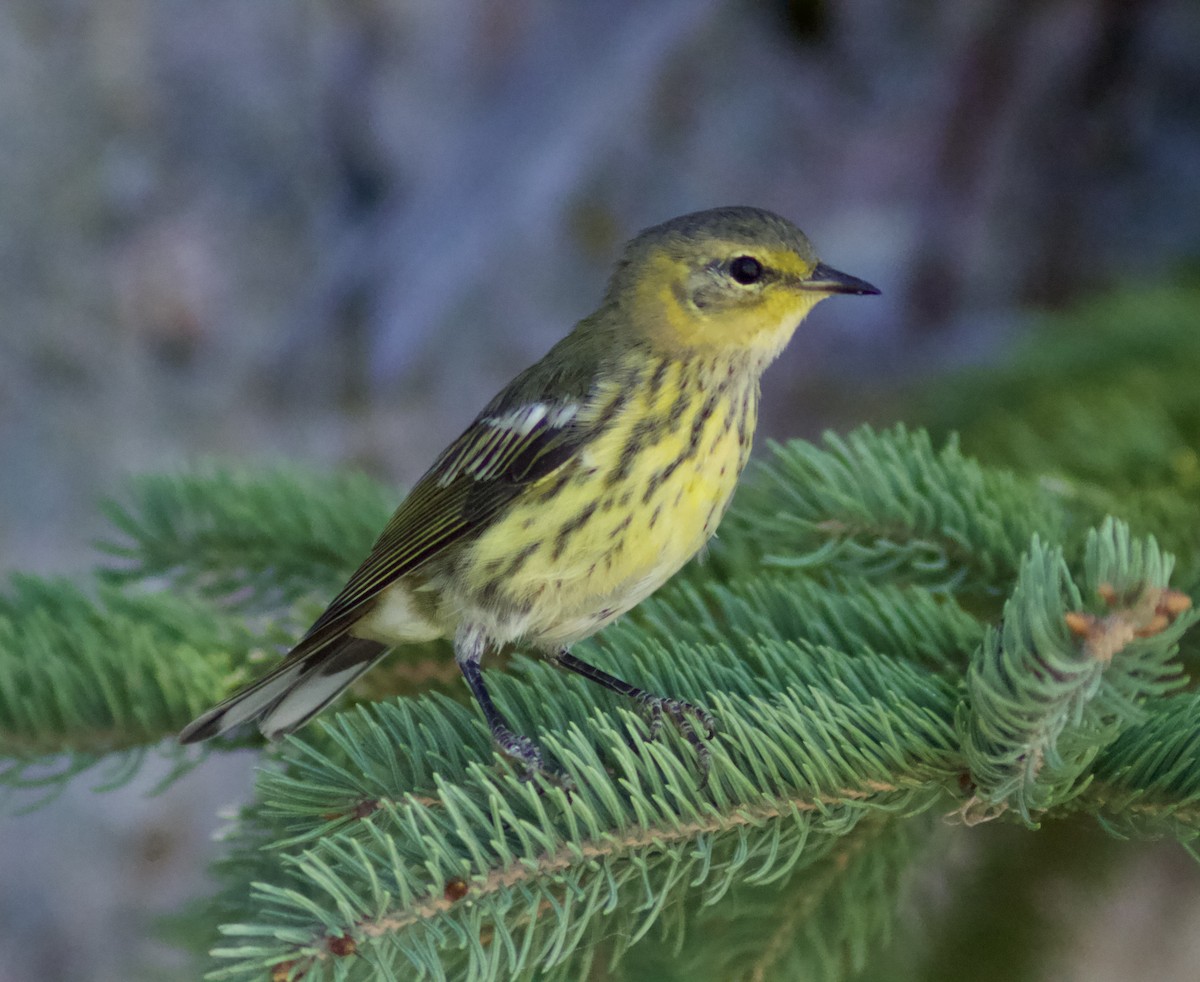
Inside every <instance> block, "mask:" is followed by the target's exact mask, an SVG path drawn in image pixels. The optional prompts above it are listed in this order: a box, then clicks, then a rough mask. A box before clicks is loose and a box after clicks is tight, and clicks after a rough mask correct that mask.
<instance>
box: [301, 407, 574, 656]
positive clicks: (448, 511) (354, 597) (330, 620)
mask: <svg viewBox="0 0 1200 982" xmlns="http://www.w3.org/2000/svg"><path fill="white" fill-rule="evenodd" d="M580 408H581V405H580V402H579V401H578V400H577V399H575V398H573V397H571V396H570V395H567V396H562V395H559V396H557V397H556V398H545V399H539V398H534V399H522V398H521V397H520V393H519V391H518V392H514V391H513V388H510V389H509V390H506V392H505V393H502V394H501V395H500V396H498V397H497V398H496V399H495V400H493V402H492V404H491V405H490V406H488V408H487V409H485V410H484V411H483V412H482V413H481V414H480V415H479V417H478V418H477V419H476V420H475V422H473V423H472V424H471V425H470V426H469V427H468V428H467V430H466V432H464V433H463V434H462V435H461V436H460V437H459V438H458V439H457V440H455V441H454V442H453V443H452V444H451V445H450V446H449V447H447V448H446V450H445V451H444V452H443V453H442V455H441V456H440V457H439V458H438V459H437V461H436V462H435V463H434V465H433V466H432V467H431V468H430V469H429V471H428V472H427V473H426V474H425V476H424V477H422V478H421V480H420V481H418V482H417V484H416V485H415V486H414V487H413V489H412V491H411V492H410V493H409V495H408V497H407V498H405V499H404V501H403V502H402V503H401V505H400V507H399V508H398V509H397V510H396V513H395V514H394V515H393V516H392V518H391V521H389V522H388V525H387V527H386V528H385V529H384V530H383V534H382V535H380V537H379V539H378V540H377V541H376V542H375V545H374V547H373V548H372V549H371V553H370V555H369V556H368V557H367V558H366V560H365V561H364V562H363V564H362V565H361V566H360V567H359V568H358V569H357V570H356V571H355V573H354V574H353V575H352V576H351V577H350V579H349V581H348V582H347V583H346V585H345V586H344V587H343V588H342V591H341V592H340V593H339V594H338V595H337V596H336V597H335V598H334V599H333V602H332V603H330V605H329V607H328V608H326V610H325V612H324V613H323V614H322V615H321V616H320V618H318V619H317V621H316V623H315V624H313V626H312V627H311V628H310V629H309V631H308V633H307V634H306V635H305V636H304V639H303V641H302V642H301V645H302V646H304V647H305V648H307V647H311V645H312V643H314V642H315V643H322V642H323V641H324V640H325V639H326V638H328V637H332V636H334V635H337V634H341V633H343V632H344V631H345V630H346V629H347V628H348V627H349V625H350V624H352V623H353V622H354V621H355V620H357V619H358V617H359V616H361V615H362V614H363V613H364V610H363V608H364V607H365V606H366V605H368V604H370V603H371V601H373V600H374V599H375V598H376V597H378V596H379V594H380V593H381V592H382V591H383V590H384V589H385V588H386V587H387V586H389V585H390V584H391V583H393V582H394V581H395V580H396V579H397V578H399V577H401V576H404V575H405V574H407V573H411V572H413V571H414V570H417V569H419V568H420V567H421V566H423V565H424V564H425V563H427V562H428V561H429V560H430V559H432V558H434V557H435V556H437V555H439V554H441V553H443V552H444V551H445V550H446V549H448V548H449V547H451V546H453V545H454V544H455V543H457V542H460V541H462V540H464V539H466V538H468V537H469V536H471V535H472V534H473V533H475V532H478V531H480V530H481V529H483V528H485V527H486V526H487V524H488V522H489V521H490V520H491V519H492V518H493V517H494V516H495V515H496V513H497V512H498V511H500V509H502V508H503V507H504V506H505V505H506V504H508V502H510V501H512V499H513V498H515V497H516V496H517V495H518V494H519V493H520V492H521V490H522V488H524V487H526V486H527V485H529V484H532V483H534V482H536V481H538V480H540V479H541V478H544V477H546V476H548V475H550V474H552V473H553V472H554V471H556V470H558V469H559V468H560V467H562V466H563V465H565V464H566V463H567V462H568V461H569V460H570V459H571V458H572V456H573V455H574V454H575V453H576V451H577V450H578V449H579V447H580V445H581V444H582V443H583V441H584V438H585V435H586V430H585V429H584V428H583V427H580V426H579V425H578V424H577V416H578V414H579V411H580ZM306 642H307V644H306Z"/></svg>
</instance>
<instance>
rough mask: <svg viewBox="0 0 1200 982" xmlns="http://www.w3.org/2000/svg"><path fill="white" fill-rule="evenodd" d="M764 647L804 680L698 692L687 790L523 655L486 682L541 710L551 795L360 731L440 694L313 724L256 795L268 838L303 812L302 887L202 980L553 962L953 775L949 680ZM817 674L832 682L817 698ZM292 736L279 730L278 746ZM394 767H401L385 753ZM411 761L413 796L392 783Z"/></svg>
mask: <svg viewBox="0 0 1200 982" xmlns="http://www.w3.org/2000/svg"><path fill="white" fill-rule="evenodd" d="M776 647H777V648H778V649H779V650H778V651H777V652H776V657H778V658H780V659H784V658H786V659H787V660H788V661H789V662H791V663H792V664H794V665H796V666H797V667H796V669H795V672H796V674H797V683H799V680H800V679H805V678H807V679H811V681H810V682H809V684H807V685H804V686H803V687H802V688H797V687H792V688H790V689H789V690H788V691H787V692H786V693H783V694H780V695H777V696H776V697H775V698H772V699H765V698H763V697H760V696H753V697H734V696H731V695H725V694H721V695H718V694H714V695H713V697H712V699H711V704H712V707H713V709H714V711H715V712H716V713H717V714H718V716H719V718H720V719H721V720H722V723H723V726H724V729H723V731H722V734H721V736H719V737H718V739H717V740H716V741H715V742H714V744H713V747H712V750H713V770H712V772H711V776H710V783H709V788H708V789H707V790H706V791H700V790H699V789H698V788H697V787H696V780H695V774H694V770H693V769H692V768H691V766H690V765H689V764H688V763H687V762H686V761H685V760H682V759H681V758H680V756H679V753H680V749H681V748H680V747H678V746H671V745H669V744H666V743H659V742H650V743H647V742H644V740H643V739H642V734H641V730H642V724H641V721H640V719H639V718H638V717H636V716H634V715H633V714H631V713H629V712H628V711H621V712H619V713H616V714H610V713H606V712H597V711H594V710H593V712H592V713H590V714H587V715H580V716H574V714H573V710H574V708H575V706H574V705H573V704H572V702H570V701H565V705H564V700H562V699H561V698H560V693H561V690H562V689H564V688H566V689H572V688H578V686H577V685H576V683H575V681H574V680H571V679H565V678H564V677H563V676H561V674H557V673H556V674H550V673H549V672H548V671H547V670H546V666H542V665H538V666H531V667H530V673H531V674H537V675H541V676H542V677H541V678H537V679H528V680H527V683H526V684H525V685H520V686H518V685H511V684H510V685H507V686H503V687H498V689H499V692H500V695H501V698H504V699H506V701H508V703H509V705H510V707H511V706H512V705H513V697H514V696H516V695H518V693H520V692H522V691H524V690H528V689H530V688H531V686H530V685H529V684H528V682H530V681H536V683H537V685H536V688H537V690H538V691H539V693H540V695H541V699H540V701H541V703H542V706H541V709H542V713H543V715H544V714H545V713H546V712H547V711H548V710H549V711H551V712H553V713H554V714H555V716H557V717H558V718H557V719H556V721H555V722H556V727H555V729H554V730H553V731H552V733H551V734H547V735H544V736H543V738H542V739H543V742H544V745H545V746H546V747H547V749H548V750H549V751H550V752H551V754H552V755H554V756H555V757H556V759H558V760H559V761H560V762H561V763H562V764H563V766H565V767H566V768H567V769H568V770H569V771H570V772H571V774H572V776H573V777H574V778H575V780H576V786H577V790H576V791H575V792H574V793H572V794H571V795H570V796H567V795H566V794H564V793H563V792H562V791H561V789H558V788H549V789H545V790H541V789H539V788H537V787H533V786H530V785H528V784H522V783H520V782H519V781H518V780H516V778H515V776H514V774H513V773H512V771H511V770H510V768H509V767H508V766H507V765H506V764H503V763H500V766H499V768H498V769H495V768H493V767H489V766H485V765H483V764H481V763H480V762H479V759H478V758H477V759H474V760H472V759H470V755H469V754H463V755H461V756H460V757H459V755H457V754H455V755H453V756H455V757H459V759H458V760H454V759H451V758H446V759H443V761H441V766H440V767H439V768H438V770H437V771H427V770H425V768H426V767H427V766H428V765H426V764H425V763H424V762H422V761H421V760H420V757H421V755H422V754H423V751H424V750H425V749H426V747H427V744H418V745H417V746H416V747H415V748H414V752H409V751H408V750H407V748H403V749H401V750H400V752H399V753H398V752H397V747H396V745H394V744H391V743H389V742H379V738H380V736H382V735H383V734H386V733H388V732H391V733H409V734H414V733H421V732H422V731H423V730H424V729H425V728H426V724H427V723H428V722H429V720H430V719H431V715H430V714H436V713H437V712H438V711H439V710H440V709H441V708H442V706H441V705H440V704H430V705H428V706H422V702H423V701H422V700H416V701H415V705H414V703H413V702H411V701H409V702H403V703H397V704H386V703H385V704H379V705H377V706H372V707H369V708H361V709H360V710H359V711H357V712H355V713H352V714H342V715H341V716H338V717H335V718H334V720H333V721H332V723H331V724H330V727H329V729H330V730H336V729H340V730H342V734H341V737H340V738H339V739H337V740H335V741H333V744H334V745H335V746H336V748H337V751H338V753H340V754H347V755H349V759H348V760H346V761H344V762H341V761H336V760H333V759H332V758H331V756H330V755H329V754H327V753H322V752H317V751H314V750H313V749H311V748H309V749H306V750H303V751H300V753H301V757H300V758H299V759H300V760H301V761H302V763H301V764H300V771H299V772H295V771H293V773H291V774H288V773H286V772H285V773H284V774H279V775H276V774H272V773H270V772H268V773H266V774H264V776H263V779H262V782H263V783H262V784H261V786H260V795H261V797H262V800H263V802H264V807H268V806H269V803H271V802H278V803H280V804H281V805H282V806H283V807H284V809H285V810H286V811H287V812H288V814H289V816H291V817H292V819H293V822H292V830H293V836H292V838H290V839H289V840H287V842H286V843H285V845H286V846H287V847H288V848H292V847H294V846H295V845H296V844H297V843H298V842H300V841H302V839H301V838H298V837H297V836H296V835H295V832H296V829H297V820H302V821H305V822H307V823H308V824H309V827H310V830H311V836H310V838H311V843H312V844H311V845H310V846H308V847H307V848H304V849H302V851H300V852H299V853H288V852H285V853H284V854H282V855H281V862H282V863H283V864H284V865H285V866H288V867H289V868H291V869H292V870H293V871H294V872H295V871H298V872H299V873H300V879H301V880H303V881H305V882H306V883H308V884H309V885H310V889H309V890H308V891H306V892H304V893H297V891H296V890H295V889H294V888H288V889H284V890H280V889H276V888H271V887H266V886H265V885H260V886H259V887H258V888H257V890H256V894H255V900H254V901H253V903H254V905H255V906H256V907H257V908H258V909H259V910H260V915H259V922H258V924H256V925H242V926H240V927H237V928H236V929H231V930H233V935H231V936H235V937H237V938H238V939H241V940H240V943H238V944H235V945H233V946H231V947H228V948H224V949H222V950H221V951H220V952H219V953H218V954H220V955H221V956H222V957H226V958H230V959H232V960H233V964H231V965H230V966H229V968H228V970H227V971H224V970H223V971H218V972H217V973H216V974H215V975H214V978H250V977H255V973H258V972H261V971H262V970H263V969H264V968H265V967H269V966H279V965H287V966H291V967H293V968H295V967H298V966H299V967H302V968H303V970H304V971H305V972H309V973H313V974H311V975H308V974H306V975H305V978H310V977H311V978H326V977H341V975H340V974H339V973H340V972H341V969H340V968H339V969H336V970H334V969H331V968H330V967H329V966H328V965H327V963H337V962H341V961H342V957H343V956H339V955H337V954H336V953H335V952H334V950H333V949H334V948H335V947H336V948H337V949H338V950H340V951H349V950H351V949H352V950H353V951H354V952H355V953H356V954H360V955H363V954H366V953H370V958H371V961H372V963H373V964H375V966H376V967H375V969H374V970H375V971H378V965H379V964H387V965H389V966H390V967H391V970H392V971H395V972H397V973H399V974H404V972H412V971H420V972H425V973H426V974H427V975H428V976H429V977H431V978H442V977H458V976H457V975H455V974H454V973H452V972H450V971H449V970H448V969H447V968H446V965H447V961H446V959H447V958H450V962H449V963H450V964H456V962H455V960H454V959H455V958H457V957H460V956H454V955H453V954H452V953H453V951H454V950H461V958H463V959H465V969H466V970H465V971H464V973H463V974H464V975H465V976H466V977H471V978H478V979H492V978H496V979H507V978H511V977H517V976H519V975H520V974H521V973H524V972H527V971H530V970H533V969H535V968H537V969H538V970H541V969H552V968H553V967H554V966H555V965H557V964H559V963H560V962H561V961H562V959H565V958H566V957H567V956H568V955H569V954H570V953H571V952H572V951H574V950H576V949H577V948H578V947H579V946H580V945H581V944H582V942H583V940H584V939H585V938H586V939H594V938H595V936H596V932H599V931H603V932H604V933H605V934H612V933H614V932H615V933H616V934H617V935H618V936H621V937H629V938H630V939H634V938H636V937H638V936H640V933H641V932H643V931H645V930H647V929H649V927H650V926H651V924H652V923H653V922H654V921H655V920H656V919H657V918H658V917H659V916H660V914H661V913H662V911H663V910H664V909H665V908H668V907H672V906H674V905H675V904H677V903H678V902H679V901H680V899H681V897H682V894H683V893H686V891H687V889H688V884H689V883H691V884H692V885H693V886H696V887H701V886H702V888H703V891H704V893H705V895H706V896H709V897H711V898H713V902H715V900H716V899H717V898H719V897H720V896H721V895H723V894H724V893H725V891H726V890H728V889H729V888H730V887H731V886H732V885H733V883H734V882H735V881H736V882H742V881H745V882H758V881H761V882H768V881H771V880H775V879H777V878H782V877H784V876H786V875H787V873H788V871H789V870H790V869H792V868H793V867H794V866H795V865H796V864H797V863H799V862H801V860H802V857H804V856H805V854H806V849H807V848H808V846H807V843H809V842H810V841H815V839H813V838H812V837H818V838H819V837H821V836H841V835H844V834H846V833H848V832H849V831H850V830H851V829H853V828H855V827H856V826H857V824H858V823H859V821H860V820H862V818H863V817H864V816H866V815H868V814H877V813H879V812H881V811H886V812H895V813H899V814H909V813H911V812H913V811H922V810H926V809H928V808H929V807H930V805H931V804H932V802H933V801H934V800H936V799H937V798H939V797H940V796H941V794H942V793H943V792H942V790H941V788H942V786H943V785H945V784H948V783H949V782H950V781H951V780H952V776H953V773H954V767H955V764H954V752H953V747H952V745H951V738H952V733H951V730H950V719H951V714H952V710H953V701H954V696H953V692H952V690H951V689H950V688H949V687H948V686H939V685H938V684H936V683H934V684H932V685H931V684H929V682H928V681H927V680H925V679H923V678H922V677H921V674H920V673H919V672H917V671H915V670H914V669H912V668H911V667H909V666H906V665H904V664H903V663H890V662H889V661H888V660H886V659H884V658H882V657H878V656H867V657H859V658H847V657H845V656H840V655H839V654H838V653H836V652H830V651H818V650H816V649H812V650H810V651H808V652H804V651H798V650H791V651H789V650H787V646H785V645H777V646H776ZM831 665H832V667H831ZM822 675H823V676H824V678H825V679H830V678H840V679H841V680H842V683H843V684H842V685H840V686H834V687H833V688H832V690H830V689H828V688H826V687H825V686H823V685H821V684H819V683H818V681H817V679H818V678H819V677H821V676H822ZM550 686H557V687H558V688H559V690H560V691H559V692H555V691H553V690H552V689H550V688H548V687H550ZM580 701H581V702H582V701H583V700H582V698H581V699H580ZM885 708H886V710H887V712H886V714H885V712H884V710H885ZM410 714H411V715H410ZM406 717H407V718H406ZM572 719H576V720H581V721H582V723H581V724H576V723H575V722H573V721H572ZM372 729H375V730H376V733H375V735H374V736H373V737H372V736H371V735H370V734H371V731H372ZM474 729H475V730H476V731H477V735H476V738H475V740H474V741H472V742H478V743H482V742H484V741H485V740H486V734H485V733H484V728H483V727H482V725H480V724H479V723H477V722H476V723H475V724H474ZM363 734H367V735H368V739H365V740H364V739H360V737H361V736H362V735H363ZM427 739H429V740H433V739H436V734H433V733H429V735H428V737H427ZM304 742H305V741H300V740H294V741H292V743H293V745H294V746H296V747H297V749H298V750H299V748H300V747H301V746H302V745H303V744H304ZM397 757H400V758H401V759H402V760H403V761H405V762H404V763H402V764H401V765H400V770H399V772H397V771H395V770H394V769H393V767H392V766H390V765H389V764H388V762H387V759H385V758H391V759H395V758H397ZM419 773H423V774H424V784H425V786H424V787H422V786H420V785H417V786H414V785H413V784H412V783H411V782H412V780H413V778H414V777H415V776H417V775H418V774H419ZM397 782H398V783H397ZM305 799H307V800H305ZM364 800H369V801H370V807H366V808H365V807H363V802H364ZM338 811H340V818H339V820H340V821H341V822H342V823H343V824H342V827H341V828H340V829H338V830H336V831H334V830H331V829H330V828H329V826H328V822H329V816H330V814H331V813H334V812H338ZM463 898H470V901H471V902H470V903H469V904H464V903H462V902H461V901H462V900H463ZM566 898H572V900H573V903H571V904H565V903H564V900H565V899H566ZM581 903H582V905H583V906H582V908H581V907H580V904H581ZM301 925H304V929H303V932H302V929H301ZM635 925H636V927H635ZM585 928H586V930H584V929H585ZM300 934H303V936H302V937H300V936H299V935H300ZM484 937H486V939H487V940H486V942H485V941H483V940H481V938H484ZM351 942H352V943H351ZM401 966H403V968H401ZM443 973H445V974H443ZM346 977H354V975H353V974H350V975H347V976H346ZM365 977H370V976H365Z"/></svg>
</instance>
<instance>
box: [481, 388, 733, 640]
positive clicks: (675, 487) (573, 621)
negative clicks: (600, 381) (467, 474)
mask: <svg viewBox="0 0 1200 982" xmlns="http://www.w3.org/2000/svg"><path fill="white" fill-rule="evenodd" d="M745 410H746V403H731V404H730V405H728V406H726V407H723V409H722V410H721V411H718V412H712V413H710V414H709V415H708V416H706V417H704V418H702V419H699V420H698V422H696V423H695V425H694V427H688V426H686V425H685V426H682V427H681V428H680V432H677V433H675V434H667V435H666V436H665V437H663V438H661V439H659V440H657V441H655V442H654V443H653V444H651V445H649V446H646V447H644V448H642V449H641V451H640V452H639V453H638V454H637V455H636V456H635V457H634V458H633V460H632V463H629V462H626V463H625V464H624V466H621V464H620V461H621V460H622V453H621V451H622V449H623V448H624V447H626V446H627V439H628V436H629V427H626V426H616V427H613V428H612V431H611V432H608V433H605V434H604V436H603V437H602V438H601V439H600V440H598V441H597V443H596V445H595V446H593V447H591V448H589V449H588V450H586V451H585V452H584V453H583V455H582V456H581V459H580V462H579V466H578V468H577V469H576V471H575V473H574V474H573V476H572V478H571V480H570V481H569V482H567V483H565V484H564V485H563V486H561V487H560V488H559V489H558V490H557V493H556V494H555V496H554V497H553V499H552V501H545V500H539V491H538V490H537V489H536V488H534V489H531V493H530V494H528V495H526V496H524V498H523V500H522V501H521V502H520V503H519V504H517V505H516V507H514V508H513V509H512V510H511V511H510V513H509V514H508V515H507V516H506V517H505V518H504V519H503V520H502V521H500V522H498V523H497V524H496V525H495V526H494V527H493V528H491V529H489V530H488V532H486V533H485V534H484V535H483V536H482V537H481V538H480V539H479V541H478V543H477V544H476V547H475V553H474V556H473V560H472V562H471V564H470V568H472V569H473V570H476V571H479V574H478V575H480V576H481V579H480V580H479V581H478V582H477V583H475V584H474V586H475V587H476V589H475V596H476V597H477V598H478V599H479V600H480V601H481V602H479V603H477V604H474V605H473V606H474V607H475V608H476V610H475V613H474V615H473V616H474V617H475V618H476V619H478V620H481V621H483V622H484V623H485V624H486V626H487V629H488V631H489V633H491V634H492V636H493V637H494V638H495V639H496V640H498V641H503V640H516V639H517V638H523V639H525V640H527V641H529V642H531V643H533V644H537V645H539V646H544V647H554V646H559V645H567V644H571V643H572V642H574V641H578V640H580V639H582V638H585V637H587V636H588V635H590V634H592V633H594V632H595V631H597V630H599V629H600V628H601V627H603V626H604V625H606V624H608V623H609V622H610V621H612V620H614V619H616V618H617V617H619V616H620V615H621V614H623V613H624V612H625V611H627V610H629V609H630V608H631V607H633V606H635V605H636V604H638V603H639V602H640V601H642V600H644V599H645V598H646V597H648V596H649V595H650V594H651V593H653V592H654V591H655V590H656V589H658V587H660V586H661V585H662V584H663V583H664V582H666V580H667V579H669V578H670V577H671V576H672V575H673V574H674V573H675V572H676V571H678V570H679V568H680V567H681V566H683V565H684V564H685V563H686V562H687V561H688V560H689V559H691V558H692V557H693V556H694V555H695V554H696V553H697V552H698V551H700V549H701V548H703V546H704V544H705V543H706V542H707V541H708V539H709V537H710V536H711V535H712V534H713V532H714V531H715V530H716V527H717V524H718V523H719V522H720V520H721V516H722V515H723V514H724V512H725V508H726V506H727V505H728V503H729V499H730V497H731V496H732V494H733V490H734V487H735V486H736V484H737V479H738V475H739V473H740V472H741V469H742V467H743V465H744V464H745V460H746V456H747V452H748V449H749V429H750V427H751V425H752V422H753V421H752V419H750V420H747V419H745V418H744V414H745ZM686 422H692V421H691V420H687V421H686ZM693 430H694V432H693ZM618 473H619V479H613V478H614V475H617V474H618ZM553 479H554V476H553V475H552V476H551V478H549V479H548V482H549V481H553ZM551 486H552V485H549V484H548V486H547V488H546V489H545V491H542V492H541V494H542V495H544V494H546V493H548V491H549V489H550V487H551ZM520 543H526V544H525V545H523V546H522V545H520Z"/></svg>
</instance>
